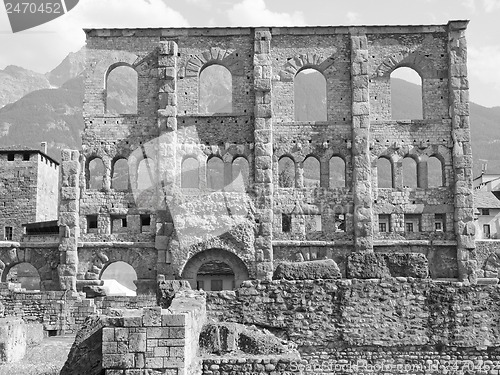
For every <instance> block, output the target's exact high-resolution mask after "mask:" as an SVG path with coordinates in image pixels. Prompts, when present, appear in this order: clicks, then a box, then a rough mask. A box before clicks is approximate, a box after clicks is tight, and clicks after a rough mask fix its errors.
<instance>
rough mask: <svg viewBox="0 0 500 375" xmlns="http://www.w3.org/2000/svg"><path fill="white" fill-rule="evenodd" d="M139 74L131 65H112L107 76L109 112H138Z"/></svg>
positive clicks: (107, 108) (107, 105)
mask: <svg viewBox="0 0 500 375" xmlns="http://www.w3.org/2000/svg"><path fill="white" fill-rule="evenodd" d="M137 82H138V75H137V72H136V70H135V69H134V68H132V67H131V66H129V65H123V64H122V65H118V66H116V67H112V68H111V69H110V70H109V72H108V74H107V77H106V112H107V113H109V114H136V113H137V96H138V95H137V94H138V92H137Z"/></svg>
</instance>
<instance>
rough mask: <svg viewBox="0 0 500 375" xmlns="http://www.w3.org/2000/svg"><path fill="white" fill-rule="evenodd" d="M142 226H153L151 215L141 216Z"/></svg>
mask: <svg viewBox="0 0 500 375" xmlns="http://www.w3.org/2000/svg"><path fill="white" fill-rule="evenodd" d="M141 225H142V226H143V227H148V226H150V225H151V215H141Z"/></svg>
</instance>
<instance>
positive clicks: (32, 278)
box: [5, 262, 40, 290]
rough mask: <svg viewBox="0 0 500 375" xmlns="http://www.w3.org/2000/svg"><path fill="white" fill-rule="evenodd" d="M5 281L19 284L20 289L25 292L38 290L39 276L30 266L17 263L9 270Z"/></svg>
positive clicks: (24, 263)
mask: <svg viewBox="0 0 500 375" xmlns="http://www.w3.org/2000/svg"><path fill="white" fill-rule="evenodd" d="M5 281H7V282H11V283H20V284H21V288H24V289H26V290H40V275H39V273H38V270H37V269H36V268H35V267H34V266H33V265H31V264H29V263H26V262H23V263H18V264H16V265H15V266H14V267H11V268H10V269H9V272H8V273H7V274H6V276H5Z"/></svg>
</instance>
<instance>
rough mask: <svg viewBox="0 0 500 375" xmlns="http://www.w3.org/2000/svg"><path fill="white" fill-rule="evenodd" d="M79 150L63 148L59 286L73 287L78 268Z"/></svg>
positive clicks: (63, 288) (66, 288) (62, 287)
mask: <svg viewBox="0 0 500 375" xmlns="http://www.w3.org/2000/svg"><path fill="white" fill-rule="evenodd" d="M79 159H80V153H79V152H78V151H74V150H63V152H62V162H61V191H60V200H59V223H58V224H59V228H60V230H61V242H60V244H59V257H60V259H59V266H58V269H57V271H58V275H59V287H60V288H61V290H71V291H76V274H77V271H78V238H79V237H80V219H79V211H80V188H79V186H80V182H79V180H80V168H81V164H80V160H79Z"/></svg>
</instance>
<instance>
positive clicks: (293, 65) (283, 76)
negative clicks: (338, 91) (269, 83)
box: [279, 52, 335, 82]
mask: <svg viewBox="0 0 500 375" xmlns="http://www.w3.org/2000/svg"><path fill="white" fill-rule="evenodd" d="M334 61H335V57H334V56H333V55H332V56H329V57H327V58H324V57H323V56H321V55H317V54H315V53H312V52H308V53H306V54H300V55H295V56H294V57H292V58H290V59H288V60H287V62H286V63H285V65H284V66H283V68H282V69H281V71H280V72H279V76H280V80H281V81H283V82H287V81H288V82H291V81H293V80H294V78H295V76H296V75H297V73H299V72H300V71H301V70H303V69H307V68H311V69H315V70H317V71H318V72H320V73H321V74H323V75H325V71H326V70H327V69H328V68H330V67H331V66H332V65H333V63H334Z"/></svg>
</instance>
